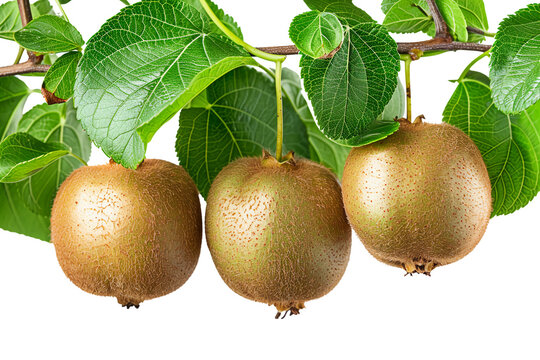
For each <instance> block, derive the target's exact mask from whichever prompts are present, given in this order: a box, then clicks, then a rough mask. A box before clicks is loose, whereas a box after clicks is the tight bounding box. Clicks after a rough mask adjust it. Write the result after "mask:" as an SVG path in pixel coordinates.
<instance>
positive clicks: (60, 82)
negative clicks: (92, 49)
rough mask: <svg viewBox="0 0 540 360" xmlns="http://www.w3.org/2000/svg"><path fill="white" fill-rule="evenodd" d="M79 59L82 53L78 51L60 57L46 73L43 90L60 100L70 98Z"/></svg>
mask: <svg viewBox="0 0 540 360" xmlns="http://www.w3.org/2000/svg"><path fill="white" fill-rule="evenodd" d="M81 57H82V53H81V52H79V51H73V52H69V53H67V54H64V55H62V56H61V57H60V58H59V59H58V60H56V61H55V62H54V64H53V66H51V68H50V69H49V71H47V74H46V75H45V79H44V80H43V85H42V86H43V88H45V89H46V90H47V91H49V92H50V93H52V94H53V95H54V96H56V97H58V98H60V99H64V100H67V99H69V98H71V97H72V96H73V87H74V86H75V76H76V74H77V65H78V64H79V61H80V60H81Z"/></svg>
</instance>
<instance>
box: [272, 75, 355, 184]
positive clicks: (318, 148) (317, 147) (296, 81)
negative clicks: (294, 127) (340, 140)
mask: <svg viewBox="0 0 540 360" xmlns="http://www.w3.org/2000/svg"><path fill="white" fill-rule="evenodd" d="M282 84H283V93H284V95H285V97H284V102H285V103H286V104H287V103H288V104H290V106H291V107H292V109H294V111H295V112H296V113H297V114H298V116H299V117H300V119H302V122H303V123H304V125H305V126H306V130H307V135H308V139H309V150H310V158H311V160H313V161H315V162H318V163H320V164H322V165H324V166H326V167H328V168H329V169H330V170H332V171H333V172H334V173H335V174H336V175H337V176H338V177H339V178H341V176H342V175H343V167H344V166H345V160H347V156H348V155H349V152H350V150H351V149H350V148H349V147H345V146H341V145H338V144H336V143H335V142H333V141H331V140H330V139H328V138H327V137H326V136H324V134H323V133H322V132H321V130H319V127H318V126H317V124H316V123H315V119H314V118H313V115H312V114H311V110H309V106H308V103H307V101H306V99H305V98H304V96H303V95H302V83H301V80H300V76H298V74H297V73H295V72H294V71H292V70H289V69H283V81H282Z"/></svg>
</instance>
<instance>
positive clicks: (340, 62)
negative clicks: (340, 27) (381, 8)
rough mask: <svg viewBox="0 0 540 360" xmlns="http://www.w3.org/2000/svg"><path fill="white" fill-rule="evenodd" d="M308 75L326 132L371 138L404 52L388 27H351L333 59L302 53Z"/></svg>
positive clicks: (308, 85)
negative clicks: (398, 48)
mask: <svg viewBox="0 0 540 360" xmlns="http://www.w3.org/2000/svg"><path fill="white" fill-rule="evenodd" d="M300 66H301V67H302V73H301V75H302V78H303V79H304V86H305V88H306V91H307V94H308V96H309V98H310V99H311V101H312V104H313V109H314V111H315V116H316V118H317V121H318V124H319V127H320V128H321V130H322V131H323V133H324V134H325V135H326V136H328V137H330V138H331V139H332V140H340V141H347V140H350V139H354V138H359V137H363V136H366V135H367V134H366V133H365V131H369V130H371V125H372V123H373V121H374V120H375V119H376V118H377V117H378V116H379V114H381V113H382V111H383V110H384V107H385V106H386V104H387V103H388V102H389V101H390V99H391V98H392V95H393V93H394V90H395V89H396V85H397V75H398V71H399V67H400V64H399V54H398V52H397V45H396V43H395V41H394V40H393V39H392V38H391V37H390V35H388V32H387V31H386V29H385V28H384V27H382V26H381V25H378V24H375V23H366V24H361V25H358V26H356V27H354V28H349V29H348V30H347V31H346V34H345V40H344V42H343V46H342V47H341V50H339V51H338V52H337V53H336V54H335V55H334V57H333V58H332V59H329V60H315V59H312V58H310V57H308V56H302V59H301V61H300Z"/></svg>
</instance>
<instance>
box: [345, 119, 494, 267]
mask: <svg viewBox="0 0 540 360" xmlns="http://www.w3.org/2000/svg"><path fill="white" fill-rule="evenodd" d="M342 185H343V200H344V204H345V209H346V211H347V215H348V217H349V221H350V222H351V225H352V227H353V229H354V230H355V231H356V233H357V234H358V236H359V237H360V239H361V240H362V242H363V243H364V245H365V246H366V248H367V250H368V251H369V252H370V253H371V254H372V255H373V256H374V257H375V258H377V259H378V260H380V261H382V262H384V263H387V264H390V265H393V266H398V267H402V268H404V269H405V270H406V271H407V273H415V272H418V273H425V274H428V275H429V273H430V272H431V270H433V269H434V268H435V267H437V266H441V265H445V264H449V263H452V262H454V261H457V260H459V259H461V258H462V257H464V256H465V255H467V254H468V253H469V252H471V251H472V250H473V249H474V247H475V246H476V245H477V244H478V242H479V241H480V239H481V238H482V236H483V235H484V232H485V230H486V227H487V224H488V222H489V219H490V214H491V185H490V180H489V176H488V172H487V169H486V165H485V164H484V161H483V159H482V156H481V154H480V151H479V150H478V148H477V147H476V145H475V144H474V143H473V141H472V140H471V139H470V138H469V137H468V136H467V135H465V133H463V132H462V131H461V130H459V129H458V128H456V127H454V126H451V125H448V124H426V123H423V122H421V121H419V122H417V123H414V124H410V123H407V122H402V123H401V128H400V129H399V130H398V131H397V132H396V133H395V134H393V135H391V136H390V137H388V138H387V139H385V140H382V141H379V142H377V143H374V144H371V145H368V146H364V147H360V148H355V149H353V150H352V152H351V154H350V155H349V157H348V159H347V162H346V165H345V169H344V173H343V184H342Z"/></svg>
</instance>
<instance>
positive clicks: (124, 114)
mask: <svg viewBox="0 0 540 360" xmlns="http://www.w3.org/2000/svg"><path fill="white" fill-rule="evenodd" d="M216 31H217V30H215V26H213V22H212V21H211V20H210V18H209V17H208V16H206V15H205V14H202V13H201V12H199V11H198V10H197V9H196V8H195V7H193V6H190V5H188V4H187V3H185V2H182V1H177V0H163V1H157V0H146V1H142V2H139V3H136V4H134V5H131V6H128V7H125V8H124V9H122V10H121V11H120V13H119V14H118V15H116V16H114V17H113V18H111V19H110V20H108V21H107V22H106V23H105V25H103V27H102V28H101V30H100V31H99V32H98V33H97V34H95V35H94V36H93V37H92V39H90V41H89V42H88V46H87V48H86V51H85V54H84V56H83V58H82V59H81V62H80V63H79V68H78V73H77V81H76V84H75V103H76V106H77V109H78V117H79V119H81V121H82V124H83V126H84V128H85V129H86V131H87V132H88V134H89V135H90V138H91V139H92V140H93V141H94V143H95V144H96V145H97V146H99V147H101V148H102V150H103V151H104V152H105V154H107V155H108V156H109V157H111V158H113V159H114V160H115V161H116V162H118V163H120V164H122V165H124V166H125V167H128V168H135V167H137V165H138V164H139V163H140V162H141V161H142V160H143V159H144V156H145V151H146V144H147V143H148V142H149V141H150V140H151V139H152V137H153V136H154V134H155V132H156V131H157V130H158V129H159V128H160V127H161V126H162V125H163V124H164V123H165V122H167V121H168V120H169V119H170V118H171V117H172V116H173V115H174V114H176V113H177V112H178V111H179V110H180V109H181V108H183V107H184V106H185V105H186V104H188V103H189V102H190V101H191V100H192V99H193V98H194V97H195V96H197V95H198V94H199V93H201V92H202V91H203V90H204V89H205V88H206V87H208V85H210V84H211V83H212V82H214V81H215V80H216V79H219V78H220V77H222V76H223V75H224V74H226V73H227V72H229V71H231V70H233V69H235V68H237V67H240V66H243V65H248V64H256V63H255V61H254V60H253V59H252V58H251V56H250V55H249V54H248V53H247V52H246V51H245V50H243V49H242V48H240V47H239V46H237V45H235V44H234V43H232V42H231V41H229V40H228V39H225V38H224V37H223V36H221V35H220V34H221V32H219V33H218V32H216Z"/></svg>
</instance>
